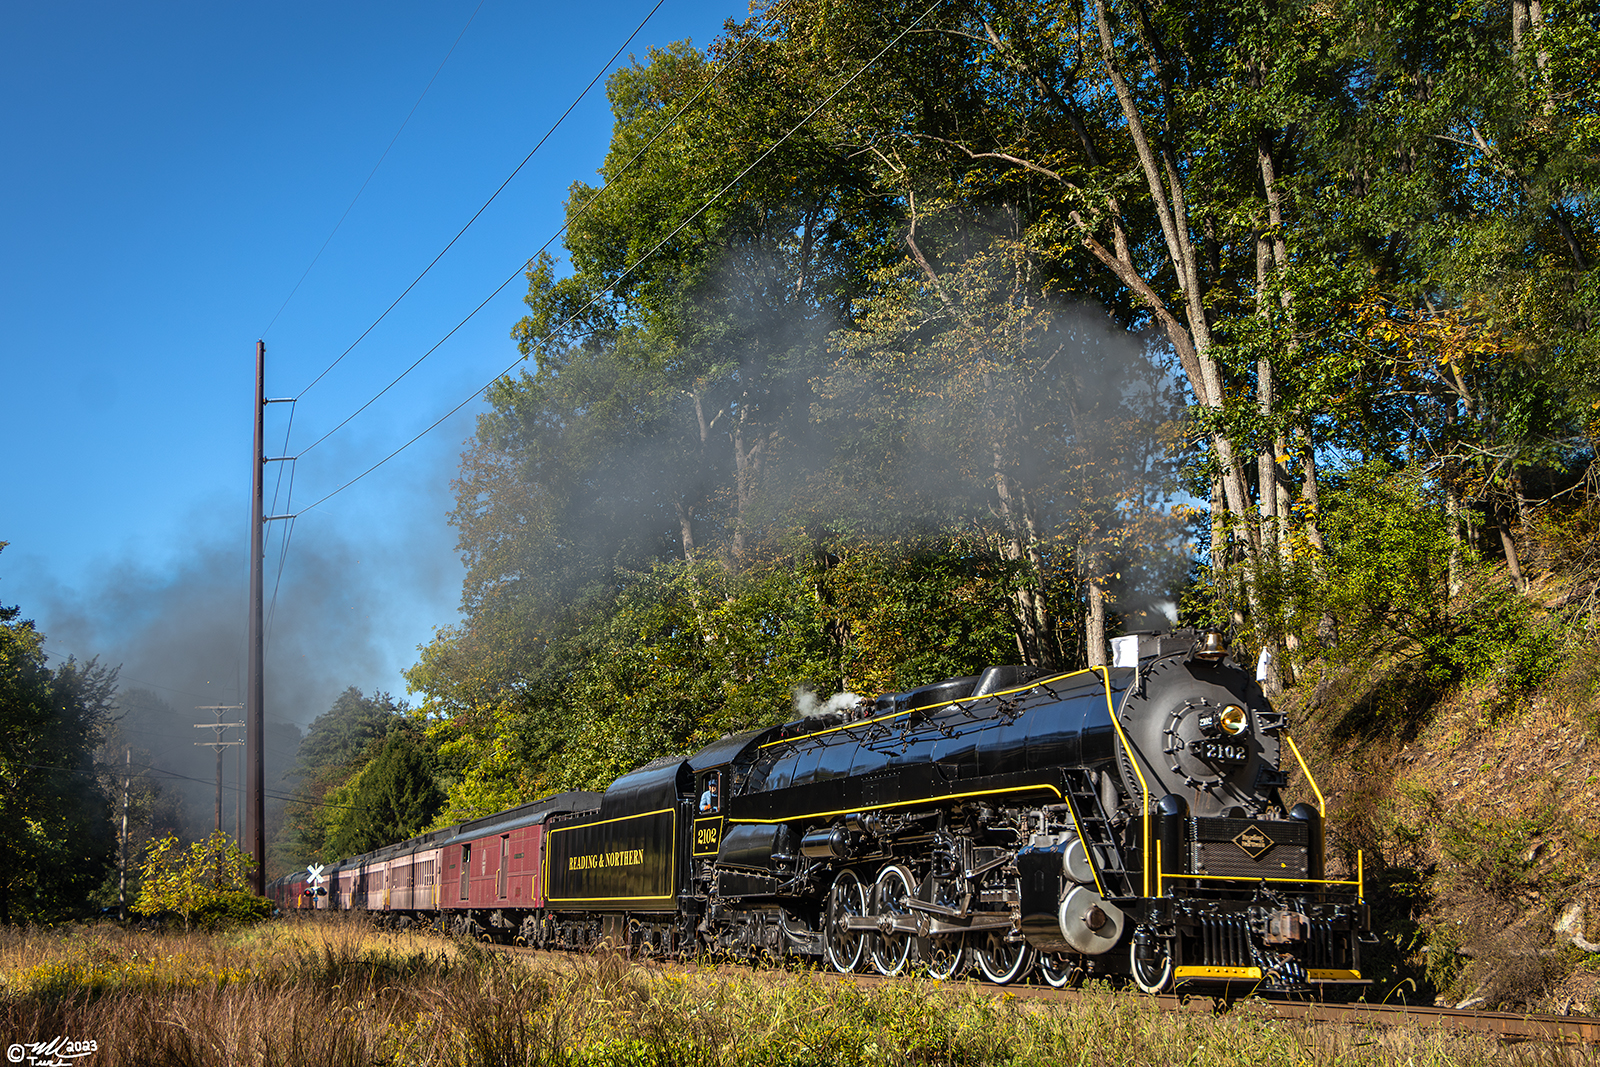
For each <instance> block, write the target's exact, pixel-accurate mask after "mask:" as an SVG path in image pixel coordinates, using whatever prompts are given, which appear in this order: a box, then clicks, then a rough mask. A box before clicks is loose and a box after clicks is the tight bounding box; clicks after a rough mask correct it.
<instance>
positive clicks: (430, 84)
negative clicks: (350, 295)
mask: <svg viewBox="0 0 1600 1067" xmlns="http://www.w3.org/2000/svg"><path fill="white" fill-rule="evenodd" d="M483 4H484V0H478V6H477V7H475V8H473V9H472V14H471V15H469V16H468V17H467V24H466V25H465V26H463V27H461V32H460V33H458V34H456V39H455V42H454V43H453V44H451V45H450V51H448V52H446V53H445V54H444V58H443V59H442V60H440V61H439V67H438V69H437V70H435V71H434V72H433V77H431V78H429V79H428V84H427V85H425V86H423V87H422V94H421V95H420V96H418V97H417V102H416V103H414V104H412V105H411V110H410V111H407V112H406V117H405V119H404V120H402V121H401V123H400V128H399V129H397V130H395V131H394V136H393V137H391V138H389V145H388V147H387V148H385V149H384V150H383V155H381V156H379V157H378V162H376V163H374V164H373V165H372V171H371V173H369V174H368V175H367V180H366V181H364V182H362V183H361V188H359V189H357V190H356V195H355V196H353V197H351V199H350V204H349V206H347V207H346V208H345V209H344V214H343V215H340V216H339V221H338V222H336V223H334V224H333V229H332V230H330V231H329V232H328V236H327V238H326V239H325V240H324V241H323V242H322V247H321V248H319V249H317V254H316V255H314V256H312V257H311V262H310V263H308V264H307V265H306V269H305V273H304V274H302V275H300V280H299V281H297V282H295V283H294V288H293V289H291V290H289V295H288V296H286V297H284V298H283V303H282V304H281V305H279V307H278V310H277V312H276V313H275V314H274V315H273V316H272V321H271V322H269V323H267V327H266V329H264V330H262V331H261V336H262V337H266V336H267V334H269V333H271V332H272V327H273V324H274V323H276V322H277V321H278V316H279V315H282V314H283V309H284V308H286V307H288V306H289V301H291V300H293V299H294V294H295V293H298V292H299V291H300V286H302V285H304V284H305V280H306V278H308V277H309V276H310V275H311V269H312V268H313V267H315V266H316V265H317V260H319V259H321V258H322V253H324V252H326V251H327V250H328V244H329V243H330V242H331V241H332V240H333V237H334V234H336V233H338V232H339V227H341V226H343V225H344V220H345V219H346V218H348V217H349V215H350V212H351V210H352V209H353V208H354V207H355V206H356V201H357V200H360V199H361V194H362V193H364V192H366V191H367V186H368V185H370V184H372V179H373V177H375V176H376V175H377V173H378V168H379V167H381V166H383V161H384V160H386V159H388V158H389V153H390V152H391V151H392V150H393V149H394V146H395V142H396V141H398V140H400V135H401V134H402V133H404V132H405V129H406V126H407V125H409V124H410V122H411V116H413V115H415V114H416V113H417V108H419V107H421V106H422V101H423V98H424V97H426V96H427V95H428V90H430V89H432V88H433V83H434V82H436V81H438V80H439V75H440V74H442V73H443V72H444V67H445V64H446V63H449V62H450V57H451V56H453V55H455V54H456V47H457V46H458V45H460V44H461V39H462V38H463V37H465V36H466V35H467V30H469V29H470V28H471V27H472V23H473V20H474V19H476V18H477V17H478V12H479V11H481V10H483Z"/></svg>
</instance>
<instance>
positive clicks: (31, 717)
mask: <svg viewBox="0 0 1600 1067" xmlns="http://www.w3.org/2000/svg"><path fill="white" fill-rule="evenodd" d="M4 547H5V545H4V542H0V549H3V548H4ZM19 615H20V611H19V609H17V608H15V607H7V606H5V605H0V925H5V924H8V923H11V922H18V921H22V922H51V921H56V920H59V919H63V918H68V917H71V916H73V915H75V914H78V913H79V912H81V911H82V910H83V909H84V907H85V904H86V901H87V898H88V895H89V894H90V892H91V891H92V890H94V889H95V887H96V886H98V885H99V884H100V883H101V881H102V880H103V879H104V877H105V874H106V872H107V871H108V870H109V869H111V867H112V865H113V864H114V863H115V859H116V834H115V831H114V830H113V827H112V824H111V818H110V802H109V800H108V798H107V796H106V793H105V791H104V790H103V789H102V787H101V783H100V781H99V779H98V776H97V773H96V768H95V763H94V757H95V750H96V748H97V747H98V746H99V744H100V741H101V739H102V737H103V735H104V731H105V729H106V724H107V722H108V720H109V718H110V714H111V706H112V696H113V693H114V691H115V682H116V671H114V670H108V669H107V668H104V667H101V666H100V665H99V664H98V663H97V662H96V661H94V660H90V661H89V662H87V663H78V662H77V661H75V660H72V659H68V660H67V661H66V662H65V663H63V664H62V665H61V666H59V667H57V668H55V669H53V670H52V669H51V668H49V667H47V666H46V665H45V654H44V650H43V645H44V636H43V635H42V634H40V633H39V632H38V631H37V630H36V629H35V628H34V625H33V623H31V622H27V621H19V618H18V616H19Z"/></svg>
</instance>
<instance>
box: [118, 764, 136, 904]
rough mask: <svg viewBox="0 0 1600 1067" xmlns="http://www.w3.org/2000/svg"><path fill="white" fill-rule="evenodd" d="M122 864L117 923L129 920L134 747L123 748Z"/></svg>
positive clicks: (119, 873)
mask: <svg viewBox="0 0 1600 1067" xmlns="http://www.w3.org/2000/svg"><path fill="white" fill-rule="evenodd" d="M122 764H123V771H122V862H121V863H120V864H119V866H120V867H121V870H119V871H118V872H117V921H119V922H127V920H128V787H129V786H130V785H131V784H132V782H130V781H129V778H128V776H129V775H131V774H132V773H133V746H132V745H128V746H125V747H124V748H123V756H122Z"/></svg>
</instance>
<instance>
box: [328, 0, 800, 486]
mask: <svg viewBox="0 0 1600 1067" xmlns="http://www.w3.org/2000/svg"><path fill="white" fill-rule="evenodd" d="M789 3H790V0H782V2H781V3H779V4H778V5H777V6H775V7H774V8H773V9H772V10H771V11H770V12H769V13H768V14H767V19H768V21H772V20H775V19H777V17H778V16H779V14H781V13H782V11H783V9H784V8H785V7H787V6H788V5H789ZM642 25H643V24H642V23H641V26H642ZM634 32H635V33H637V32H638V31H637V30H636V31H634ZM623 47H624V48H625V47H627V45H626V44H624V45H623ZM747 48H749V41H748V40H747V41H746V42H745V43H744V44H743V45H742V46H741V47H740V48H739V50H738V51H737V52H735V53H734V54H733V55H732V56H731V57H729V59H728V61H727V62H726V63H724V64H723V65H722V66H721V67H720V68H719V69H718V70H717V71H716V73H714V74H713V75H712V76H711V77H710V78H709V79H707V80H706V82H705V84H703V85H702V86H701V87H700V89H699V90H698V91H697V92H696V93H695V94H694V95H693V96H691V97H690V98H689V99H688V100H686V101H684V103H683V104H682V105H680V106H679V108H678V110H677V111H676V112H675V113H674V114H673V116H672V117H671V118H670V119H668V120H667V121H666V122H664V123H662V125H661V128H660V129H659V130H657V131H656V132H655V134H654V135H653V136H652V137H651V138H650V139H649V140H648V141H646V142H645V143H644V145H643V146H642V147H640V148H639V150H638V151H636V152H634V154H633V155H632V156H631V157H630V158H629V159H628V161H627V162H626V163H624V164H623V165H622V167H621V168H620V169H618V170H617V172H616V173H615V174H614V175H612V180H613V181H614V180H615V179H616V178H620V177H621V176H622V175H624V174H626V173H628V171H630V170H631V169H632V168H633V165H634V164H635V163H637V162H638V161H639V159H640V157H642V156H643V155H644V154H645V153H646V152H648V151H649V150H650V149H651V148H652V147H653V146H654V145H655V143H656V142H657V141H659V140H660V139H661V138H662V137H664V136H666V134H667V133H668V132H669V131H670V130H672V129H673V128H674V126H675V125H676V124H677V121H678V119H680V118H682V117H683V115H684V113H685V112H687V111H688V110H689V108H691V107H693V106H694V105H695V103H696V102H697V101H699V99H700V98H701V97H702V96H704V95H705V94H706V93H708V92H710V91H711V87H712V86H714V85H715V84H716V83H717V80H718V79H719V78H721V77H722V75H723V73H724V72H725V71H726V70H727V69H728V68H729V67H731V66H732V65H733V64H734V63H735V62H737V61H738V60H739V59H740V58H741V57H742V56H743V55H744V53H745V50H746V49H747ZM621 52H622V50H621V49H618V50H617V54H618V55H620V54H621ZM612 59H613V61H614V60H615V59H616V56H613V57H612ZM590 85H591V86H592V85H593V82H591V83H590ZM584 91H585V92H588V89H585V90H584ZM580 99H581V97H580ZM574 106H576V101H574ZM567 110H568V111H571V108H568V109H567ZM562 117H563V118H565V116H564V115H563V116H562ZM552 129H553V127H552ZM547 136H548V135H547ZM608 187H609V185H608V186H602V187H601V188H599V189H596V190H595V191H594V194H593V195H591V196H590V197H589V198H588V199H587V200H585V201H584V202H583V203H582V204H581V205H579V207H578V210H577V211H576V212H575V213H573V215H572V216H570V217H569V218H568V219H567V220H566V221H565V222H563V223H562V224H561V226H560V227H559V228H558V229H557V230H556V232H555V233H553V234H551V235H550V236H549V237H548V238H547V239H546V240H545V242H544V244H542V245H540V246H539V249H538V251H536V252H535V253H534V254H533V256H531V257H529V259H528V260H527V261H526V262H524V263H523V264H522V265H519V266H518V267H517V269H516V270H514V271H512V272H511V275H510V276H509V277H508V278H506V280H505V281H503V282H501V283H500V284H499V285H498V286H496V287H495V289H494V292H492V293H490V294H489V296H488V298H487V299H485V300H484V301H483V303H481V304H479V305H478V306H477V307H475V308H473V309H472V312H471V313H470V314H468V315H467V316H466V318H464V319H462V320H461V321H460V322H458V323H456V326H455V329H452V330H451V331H450V332H449V333H447V334H445V335H444V336H443V337H441V338H439V340H438V342H437V343H435V344H434V345H433V347H431V348H429V349H428V350H427V351H426V352H424V353H422V355H420V356H418V357H417V359H416V361H415V362H414V363H412V364H411V365H410V366H409V367H407V368H406V369H405V370H403V371H401V372H400V373H399V374H398V375H396V376H395V378H394V379H393V380H392V381H391V382H389V384H388V385H386V386H384V387H383V388H382V389H380V390H378V392H377V393H376V394H375V395H374V396H373V397H372V398H371V399H370V400H368V401H367V402H366V403H364V404H362V405H361V406H360V407H359V408H357V409H356V410H354V411H352V412H351V413H350V414H349V415H348V416H346V417H345V418H344V419H343V420H342V421H341V422H340V423H339V424H338V425H337V426H335V427H333V429H331V430H329V431H328V432H327V433H325V434H323V435H322V436H321V437H319V438H317V439H316V440H315V441H312V442H311V443H310V444H309V445H307V446H306V447H305V448H302V449H301V450H300V452H299V455H302V456H303V455H305V454H306V453H307V452H309V451H311V450H312V449H313V448H315V447H316V446H317V445H319V444H321V443H322V442H323V441H325V440H327V439H328V438H329V437H331V436H333V435H334V434H335V433H337V432H338V431H339V430H341V429H343V428H344V427H345V425H346V424H348V423H349V422H350V421H351V420H352V419H354V418H355V417H356V416H357V415H360V414H361V413H362V412H363V411H365V410H367V408H369V407H371V406H372V405H373V404H374V403H376V402H377V401H378V399H379V398H380V397H382V396H383V395H384V394H385V393H387V392H388V391H389V390H390V389H393V388H394V387H395V386H396V385H398V384H400V382H401V381H402V380H403V379H404V378H405V377H406V376H407V375H409V374H410V373H411V372H412V371H414V370H416V369H417V367H418V366H420V365H421V363H422V361H423V360H425V359H427V358H428V357H429V356H431V355H433V353H434V352H436V351H438V349H439V346H440V345H442V344H444V343H445V342H446V341H448V340H449V339H450V338H451V337H453V336H455V334H456V332H457V331H459V330H460V329H461V327H463V326H465V325H466V324H467V323H468V322H470V321H472V319H473V317H474V316H476V315H477V314H478V312H480V311H482V310H483V309H484V307H485V305H487V304H488V303H489V301H490V300H493V299H494V298H495V297H497V296H499V295H500V293H501V292H503V291H504V290H505V287H506V286H508V285H510V284H511V283H512V282H513V281H515V280H516V278H517V275H519V274H521V273H523V272H524V271H525V270H526V269H527V263H531V262H533V260H534V259H535V258H537V257H538V256H539V255H540V254H542V253H543V252H545V251H546V250H547V249H549V247H550V246H551V245H552V244H554V243H555V242H556V240H557V239H558V238H560V237H561V235H562V234H564V233H566V232H567V230H568V229H569V228H570V227H571V225H572V222H573V220H574V219H576V218H582V217H583V216H584V215H585V214H587V213H588V211H589V209H590V207H592V206H593V205H594V203H595V202H596V201H597V200H599V199H600V197H601V196H602V195H603V194H604V193H605V191H606V188H608ZM469 225H470V223H469ZM340 358H343V357H340ZM518 362H520V360H519V361H518ZM330 369H331V368H330ZM308 388H309V387H308ZM303 392H304V390H302V393H303Z"/></svg>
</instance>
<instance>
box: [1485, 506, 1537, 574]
mask: <svg viewBox="0 0 1600 1067" xmlns="http://www.w3.org/2000/svg"><path fill="white" fill-rule="evenodd" d="M1490 506H1491V507H1493V508H1494V524H1495V528H1496V529H1498V530H1499V531H1500V547H1501V548H1503V549H1505V553H1506V568H1507V569H1508V570H1509V571H1510V572H1511V583H1512V584H1513V585H1515V586H1516V587H1517V592H1519V593H1526V592H1527V591H1528V583H1527V581H1526V580H1525V579H1524V578H1523V577H1522V561H1521V560H1520V559H1519V558H1518V557H1517V542H1516V539H1515V538H1513V537H1512V536H1511V526H1510V524H1509V523H1507V522H1506V516H1505V512H1504V511H1503V510H1501V508H1500V506H1499V505H1498V504H1491V505H1490Z"/></svg>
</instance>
